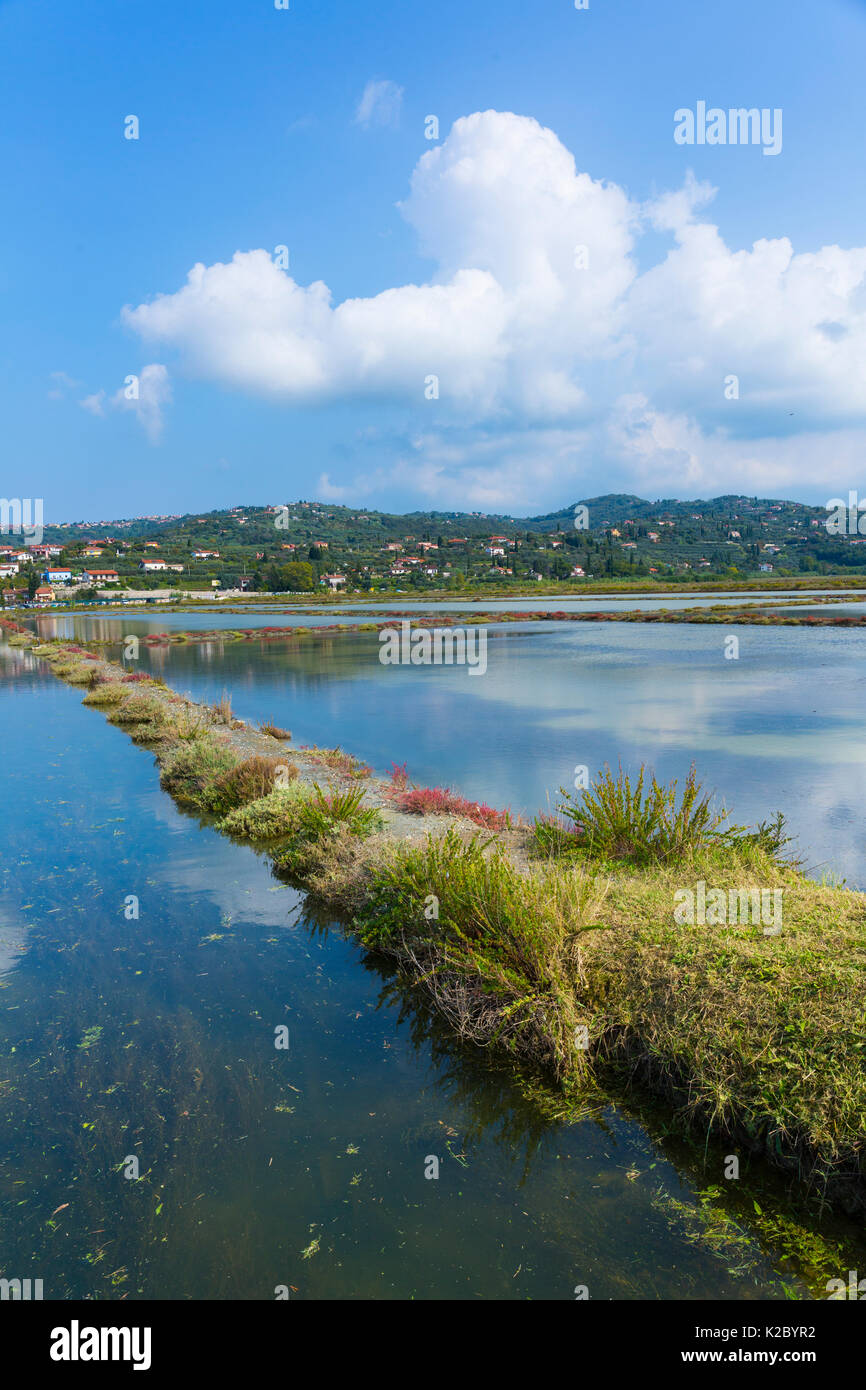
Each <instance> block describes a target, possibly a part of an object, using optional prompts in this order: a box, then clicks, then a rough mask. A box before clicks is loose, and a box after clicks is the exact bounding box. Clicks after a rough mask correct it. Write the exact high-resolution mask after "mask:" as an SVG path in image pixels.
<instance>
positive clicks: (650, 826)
mask: <svg viewBox="0 0 866 1390" xmlns="http://www.w3.org/2000/svg"><path fill="white" fill-rule="evenodd" d="M677 787H678V782H677V779H674V781H672V782H671V783H669V785H667V786H663V785H662V784H661V783H660V782H658V781H657V780H656V778H655V776H653V775H652V774H649V775H648V773H647V769H646V768H645V767H641V769H640V771H639V773H638V775H637V777H636V778H635V780H634V782H632V779H631V778H630V776H629V774H628V773H627V772H623V770H622V768H620V769H619V772H618V774H617V775H616V776H614V775H613V773H612V772H611V770H610V768H609V767H605V768H603V769H602V771H601V772H600V773H599V774H598V776H597V777H596V779H595V782H594V784H593V785H592V786H590V787H589V788H587V789H586V790H585V791H582V792H581V793H580V794H579V795H578V796H575V795H574V794H573V793H571V792H567V791H565V789H564V788H560V791H561V794H562V796H563V798H564V799H563V801H562V802H561V803H560V804H559V806H558V807H557V811H558V813H559V815H558V817H550V816H542V817H539V818H538V819H537V820H536V822H535V826H534V839H535V846H534V847H535V849H536V852H538V853H541V854H543V855H544V854H546V855H551V854H558V853H570V852H573V851H575V850H583V851H585V852H586V853H587V854H589V855H591V856H593V857H596V858H600V859H612V860H618V859H630V860H632V861H633V862H634V863H636V864H645V865H650V864H663V863H667V864H670V863H676V862H678V861H681V860H683V859H684V858H686V857H687V856H688V855H690V854H694V853H696V852H697V851H699V850H702V849H710V848H721V847H723V846H726V847H728V848H732V847H734V846H737V845H740V846H745V845H749V844H757V845H759V846H761V847H762V848H764V849H765V850H766V851H767V852H768V853H770V854H777V853H778V852H779V851H780V850H781V849H782V848H783V846H784V845H785V844H787V843H788V840H787V837H786V836H785V833H784V818H783V816H782V815H781V813H780V814H779V815H777V816H776V818H775V819H774V820H773V821H771V822H764V823H762V824H761V825H759V826H758V827H756V829H754V830H748V829H747V828H746V827H745V826H742V825H734V824H731V823H730V822H729V816H728V812H727V811H725V810H724V809H722V810H716V809H715V808H714V807H713V798H712V796H711V795H709V794H706V793H704V791H703V788H702V786H701V784H700V783H699V782H698V780H697V777H696V774H695V769H694V767H692V768H691V769H690V771H689V774H688V776H687V777H686V780H685V783H684V784H683V788H682V792H681V793H679V794H678V792H677Z"/></svg>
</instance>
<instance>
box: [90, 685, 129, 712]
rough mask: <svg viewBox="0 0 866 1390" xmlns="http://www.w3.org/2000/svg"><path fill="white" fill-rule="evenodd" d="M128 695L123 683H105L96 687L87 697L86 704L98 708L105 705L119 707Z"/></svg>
mask: <svg viewBox="0 0 866 1390" xmlns="http://www.w3.org/2000/svg"><path fill="white" fill-rule="evenodd" d="M128 693H129V692H128V690H127V688H126V686H125V685H124V684H123V683H122V681H111V680H109V681H103V682H102V683H101V684H99V685H97V686H95V687H94V689H93V690H91V691H90V693H89V694H88V695H85V697H84V704H85V705H96V706H97V708H99V707H101V706H104V705H119V704H120V701H121V700H124V699H125V698H126V696H127V695H128Z"/></svg>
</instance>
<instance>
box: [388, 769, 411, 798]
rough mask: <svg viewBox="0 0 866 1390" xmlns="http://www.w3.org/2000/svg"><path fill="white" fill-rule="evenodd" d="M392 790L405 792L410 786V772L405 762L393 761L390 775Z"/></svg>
mask: <svg viewBox="0 0 866 1390" xmlns="http://www.w3.org/2000/svg"><path fill="white" fill-rule="evenodd" d="M390 782H391V786H390V790H391V791H392V792H404V791H406V789H407V787H408V786H409V773H408V772H407V771H406V764H405V763H392V764H391V776H390Z"/></svg>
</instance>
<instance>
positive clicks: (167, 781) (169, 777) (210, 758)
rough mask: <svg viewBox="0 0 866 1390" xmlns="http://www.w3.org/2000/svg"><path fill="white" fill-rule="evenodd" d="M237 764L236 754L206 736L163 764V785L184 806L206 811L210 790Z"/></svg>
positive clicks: (178, 749) (178, 750) (174, 751)
mask: <svg viewBox="0 0 866 1390" xmlns="http://www.w3.org/2000/svg"><path fill="white" fill-rule="evenodd" d="M238 762H240V759H239V758H238V757H237V755H236V754H235V753H233V752H232V751H231V750H230V749H229V748H226V747H224V746H223V745H222V744H220V743H217V741H216V739H215V738H213V737H212V736H210V735H207V734H206V735H204V736H203V737H201V738H197V739H193V740H192V741H189V742H182V743H180V744H178V745H177V746H176V747H174V748H173V749H172V750H171V752H170V753H169V755H168V757H167V758H166V760H165V762H164V763H163V767H162V772H161V775H160V782H161V784H162V786H163V787H164V788H165V790H166V791H168V792H171V794H172V796H173V797H174V798H175V800H177V801H179V802H181V804H182V805H185V806H197V807H199V809H201V810H205V809H207V808H206V805H205V798H206V795H207V790H208V788H209V787H210V786H211V784H212V783H213V782H214V780H215V779H216V778H217V777H220V776H222V774H223V773H225V772H229V771H230V770H231V769H232V768H233V767H234V766H236V764H237V763H238Z"/></svg>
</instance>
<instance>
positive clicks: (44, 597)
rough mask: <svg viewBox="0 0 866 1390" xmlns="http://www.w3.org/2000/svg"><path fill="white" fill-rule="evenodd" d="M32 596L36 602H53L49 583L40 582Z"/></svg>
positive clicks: (52, 592) (52, 593)
mask: <svg viewBox="0 0 866 1390" xmlns="http://www.w3.org/2000/svg"><path fill="white" fill-rule="evenodd" d="M34 598H35V600H36V602H37V603H53V602H54V590H53V589H52V587H51V585H50V584H40V585H39V588H38V589H37V590H36V593H35V595H34Z"/></svg>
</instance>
